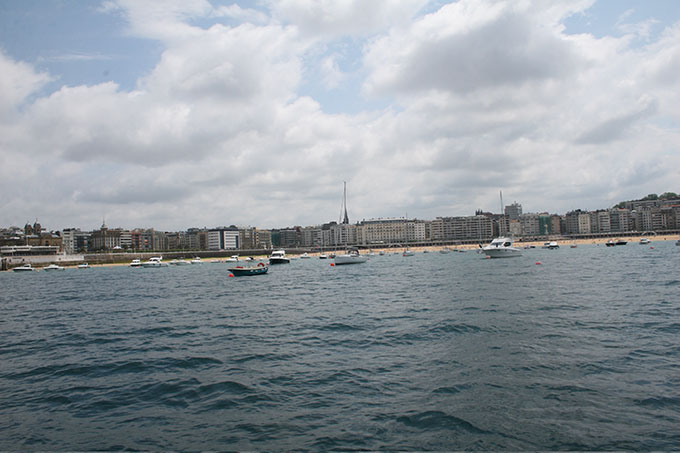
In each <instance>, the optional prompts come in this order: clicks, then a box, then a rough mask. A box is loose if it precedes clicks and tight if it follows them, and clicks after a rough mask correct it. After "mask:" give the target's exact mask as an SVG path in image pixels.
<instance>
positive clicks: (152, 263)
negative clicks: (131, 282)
mask: <svg viewBox="0 0 680 453" xmlns="http://www.w3.org/2000/svg"><path fill="white" fill-rule="evenodd" d="M167 266H168V263H164V262H163V257H162V256H152V257H151V258H149V261H145V262H143V263H142V267H167Z"/></svg>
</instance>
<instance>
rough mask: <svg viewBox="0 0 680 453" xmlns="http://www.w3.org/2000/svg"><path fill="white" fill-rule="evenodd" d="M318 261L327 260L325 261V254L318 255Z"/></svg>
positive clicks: (326, 256)
mask: <svg viewBox="0 0 680 453" xmlns="http://www.w3.org/2000/svg"><path fill="white" fill-rule="evenodd" d="M319 259H320V260H327V259H328V255H326V254H325V253H322V254H320V255H319Z"/></svg>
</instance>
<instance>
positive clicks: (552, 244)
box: [543, 241, 560, 250]
mask: <svg viewBox="0 0 680 453" xmlns="http://www.w3.org/2000/svg"><path fill="white" fill-rule="evenodd" d="M543 248H544V249H550V250H554V249H558V248H560V246H559V244H558V243H557V242H555V241H550V242H546V243H544V244H543Z"/></svg>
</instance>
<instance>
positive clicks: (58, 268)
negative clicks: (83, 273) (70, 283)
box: [43, 264, 65, 271]
mask: <svg viewBox="0 0 680 453" xmlns="http://www.w3.org/2000/svg"><path fill="white" fill-rule="evenodd" d="M64 269H65V267H64V266H58V265H56V264H50V265H49V266H47V267H43V270H44V271H63V270H64Z"/></svg>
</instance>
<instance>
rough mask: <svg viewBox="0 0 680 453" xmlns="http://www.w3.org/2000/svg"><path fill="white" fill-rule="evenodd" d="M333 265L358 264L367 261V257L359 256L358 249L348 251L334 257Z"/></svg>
mask: <svg viewBox="0 0 680 453" xmlns="http://www.w3.org/2000/svg"><path fill="white" fill-rule="evenodd" d="M334 260H335V265H336V266H337V265H340V264H359V263H365V262H366V261H368V257H367V256H364V255H361V254H360V253H359V250H358V249H348V250H347V252H345V253H342V254H340V253H339V254H336V255H335V258H334Z"/></svg>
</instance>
